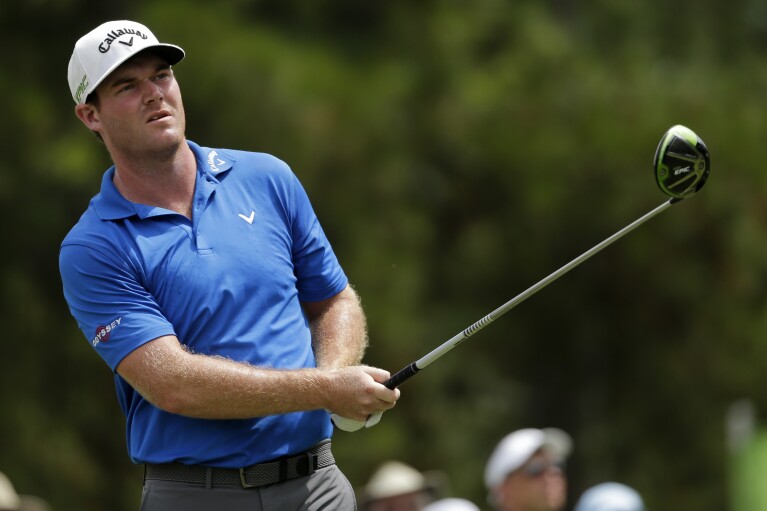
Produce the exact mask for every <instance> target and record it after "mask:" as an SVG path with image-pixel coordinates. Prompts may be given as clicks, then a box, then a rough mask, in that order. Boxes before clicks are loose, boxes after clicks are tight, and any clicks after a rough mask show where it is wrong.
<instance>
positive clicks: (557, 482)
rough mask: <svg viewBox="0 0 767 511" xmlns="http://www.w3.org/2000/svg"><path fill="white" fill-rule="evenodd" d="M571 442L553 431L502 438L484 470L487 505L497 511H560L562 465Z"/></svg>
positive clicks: (563, 495)
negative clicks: (488, 503)
mask: <svg viewBox="0 0 767 511" xmlns="http://www.w3.org/2000/svg"><path fill="white" fill-rule="evenodd" d="M571 450H572V440H571V438H570V436H569V435H568V434H567V433H565V432H564V431H562V430H560V429H556V428H546V429H534V428H527V429H520V430H518V431H514V432H513V433H510V434H509V435H507V436H505V437H504V438H503V439H502V440H501V441H500V442H499V443H498V445H497V446H496V448H495V450H494V451H493V453H492V454H491V455H490V458H489V459H488V462H487V465H486V466H485V485H486V486H487V489H488V491H489V495H488V498H489V501H490V504H491V505H492V506H494V507H495V509H497V510H498V511H559V510H561V509H563V508H564V506H565V503H566V500H567V478H566V475H565V469H564V463H565V460H566V459H567V457H568V456H569V454H570V451H571Z"/></svg>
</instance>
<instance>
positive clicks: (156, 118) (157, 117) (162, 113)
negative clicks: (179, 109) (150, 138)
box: [146, 110, 171, 124]
mask: <svg viewBox="0 0 767 511" xmlns="http://www.w3.org/2000/svg"><path fill="white" fill-rule="evenodd" d="M170 116H171V115H170V112H168V111H166V110H161V111H159V112H155V113H154V114H152V115H151V116H150V117H149V118H148V119H147V121H146V122H147V124H149V123H151V122H155V121H159V120H162V119H165V118H167V117H170Z"/></svg>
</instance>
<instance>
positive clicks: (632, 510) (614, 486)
mask: <svg viewBox="0 0 767 511" xmlns="http://www.w3.org/2000/svg"><path fill="white" fill-rule="evenodd" d="M574 511H647V508H645V505H644V501H643V500H642V497H641V496H640V495H639V492H637V491H636V490H635V489H633V488H631V487H630V486H626V485H625V484H621V483H614V482H608V483H601V484H598V485H596V486H592V487H591V488H589V489H588V490H586V491H585V492H583V494H582V495H581V497H580V498H579V499H578V503H577V504H576V505H575V510H574Z"/></svg>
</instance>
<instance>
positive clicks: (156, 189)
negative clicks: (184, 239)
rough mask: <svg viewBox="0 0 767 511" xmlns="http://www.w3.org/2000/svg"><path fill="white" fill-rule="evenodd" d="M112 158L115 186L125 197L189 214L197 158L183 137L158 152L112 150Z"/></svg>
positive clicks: (188, 215)
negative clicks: (168, 148) (130, 153)
mask: <svg viewBox="0 0 767 511" xmlns="http://www.w3.org/2000/svg"><path fill="white" fill-rule="evenodd" d="M112 159H113V161H114V163H115V175H114V184H115V187H116V188H117V190H118V191H119V192H120V193H121V194H122V196H123V197H125V198H126V199H127V200H129V201H131V202H135V203H138V204H146V205H148V206H157V207H161V208H165V209H168V210H170V211H175V212H176V213H179V214H182V215H184V216H186V217H187V218H191V212H192V199H193V196H194V183H195V179H196V177H197V161H196V159H195V157H194V153H193V152H192V150H191V149H190V148H189V146H188V145H187V143H186V141H182V143H181V144H179V145H178V146H177V147H175V148H174V149H173V150H167V151H164V152H161V153H160V152H155V153H151V152H142V153H140V154H136V155H130V156H128V155H123V154H112Z"/></svg>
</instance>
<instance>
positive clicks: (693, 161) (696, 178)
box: [333, 125, 711, 431]
mask: <svg viewBox="0 0 767 511" xmlns="http://www.w3.org/2000/svg"><path fill="white" fill-rule="evenodd" d="M710 166H711V162H710V157H709V153H708V149H707V148H706V145H705V144H704V143H703V140H701V139H700V137H698V136H697V135H696V134H695V133H694V132H693V131H692V130H690V129H689V128H686V127H684V126H681V125H676V126H672V127H671V128H670V129H669V130H668V131H667V132H666V133H665V134H664V135H663V137H662V138H661V140H660V143H659V144H658V148H657V150H656V151H655V161H654V164H653V169H654V174H655V180H656V182H657V184H658V186H659V187H660V189H661V190H662V191H663V193H665V194H666V195H668V196H670V197H671V199H669V200H668V201H666V202H664V203H663V204H661V205H660V206H658V207H657V208H655V209H653V210H652V211H650V212H649V213H647V214H645V215H644V216H642V217H641V218H639V219H637V220H635V221H634V222H632V223H630V224H629V225H627V226H626V227H624V228H623V229H621V230H620V231H618V232H616V233H615V234H613V235H612V236H610V237H609V238H607V239H605V240H604V241H602V242H601V243H599V244H598V245H596V246H594V247H593V248H591V249H589V250H587V251H586V252H584V253H583V254H581V255H580V256H578V257H576V258H575V259H573V260H572V261H570V262H569V263H567V264H565V265H564V266H562V267H561V268H559V269H558V270H556V271H554V272H553V273H551V274H550V275H548V276H547V277H545V278H544V279H542V280H540V281H539V282H537V283H536V284H533V285H532V286H530V287H529V288H528V289H526V290H525V291H523V292H522V293H520V294H518V295H517V296H515V297H514V298H512V299H511V300H509V301H508V302H506V303H504V304H503V305H501V306H500V307H498V308H497V309H495V310H494V311H493V312H491V313H490V314H488V315H486V316H485V317H483V318H482V319H480V320H479V321H477V322H475V323H474V324H472V325H470V326H468V327H467V328H466V329H464V330H463V331H461V332H460V333H458V334H456V335H455V336H453V337H452V338H450V339H448V340H447V341H445V342H444V343H443V344H441V345H440V346H438V347H437V348H435V349H434V350H432V351H430V352H429V353H427V354H426V355H424V356H423V357H421V358H419V359H418V360H416V361H415V362H413V363H411V364H409V365H407V366H405V367H403V368H402V369H400V370H399V371H397V372H396V373H395V374H394V375H392V377H391V378H389V379H388V380H386V381H385V382H384V385H385V386H386V387H388V388H390V389H394V388H397V387H399V386H400V385H402V384H403V383H404V382H405V381H407V380H409V379H410V378H412V377H413V376H415V375H416V374H417V373H418V372H419V371H421V370H423V369H424V368H426V367H427V366H428V365H429V364H431V363H432V362H434V361H435V360H437V359H439V358H440V357H442V356H443V355H444V354H445V353H447V352H448V351H450V350H452V349H453V348H455V347H456V346H458V345H459V344H461V343H462V342H464V341H465V340H466V339H468V338H469V337H471V336H472V335H474V334H476V333H477V332H479V331H480V330H482V329H483V328H485V327H486V326H487V325H489V324H490V323H492V322H493V321H495V320H496V319H498V318H500V317H501V316H503V315H504V314H506V313H507V312H508V311H510V310H511V309H513V308H514V307H516V306H517V305H519V304H520V303H522V302H523V301H525V300H526V299H528V298H529V297H531V296H532V295H534V294H535V293H537V292H538V291H540V290H541V289H543V288H544V287H546V286H548V285H549V284H551V283H552V282H554V281H555V280H556V279H558V278H559V277H561V276H562V275H564V274H565V273H567V272H568V271H570V270H572V269H573V268H575V267H576V266H578V265H579V264H581V263H582V262H584V261H586V260H587V259H589V258H590V257H591V256H593V255H594V254H596V253H597V252H600V251H601V250H603V249H604V248H605V247H607V246H609V245H611V244H613V243H614V242H616V241H617V240H619V239H621V238H622V237H623V236H625V235H626V234H628V233H630V232H631V231H633V230H634V229H636V228H637V227H639V226H640V225H642V224H643V223H645V222H646V221H648V220H650V219H651V218H653V217H655V216H657V215H659V214H660V213H662V212H663V211H665V210H666V209H668V208H669V207H671V206H672V205H674V204H676V203H678V202H680V201H682V200H684V199H686V198H688V197H691V196H693V195H694V194H695V193H697V192H698V191H699V190H700V189H701V188H702V187H703V185H704V184H705V182H706V180H707V179H708V175H709V170H710ZM380 419H381V414H380V413H378V414H374V415H371V416H370V417H368V419H367V421H365V422H361V421H355V420H351V419H346V418H344V417H338V416H335V415H334V416H333V421H334V422H335V424H336V426H338V427H339V428H340V429H343V430H344V431H356V430H357V429H360V428H361V427H362V426H363V425H364V426H365V427H371V426H374V425H375V424H377V423H378V421H379V420H380ZM347 428H350V429H347Z"/></svg>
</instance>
